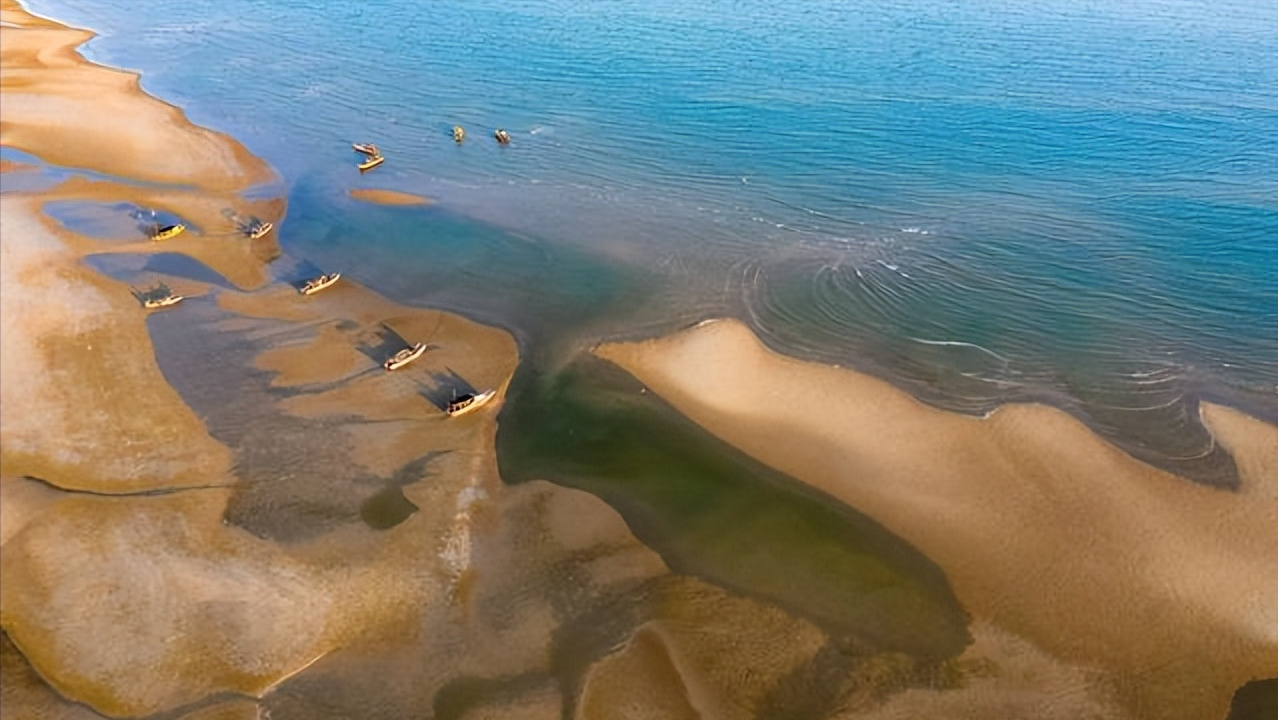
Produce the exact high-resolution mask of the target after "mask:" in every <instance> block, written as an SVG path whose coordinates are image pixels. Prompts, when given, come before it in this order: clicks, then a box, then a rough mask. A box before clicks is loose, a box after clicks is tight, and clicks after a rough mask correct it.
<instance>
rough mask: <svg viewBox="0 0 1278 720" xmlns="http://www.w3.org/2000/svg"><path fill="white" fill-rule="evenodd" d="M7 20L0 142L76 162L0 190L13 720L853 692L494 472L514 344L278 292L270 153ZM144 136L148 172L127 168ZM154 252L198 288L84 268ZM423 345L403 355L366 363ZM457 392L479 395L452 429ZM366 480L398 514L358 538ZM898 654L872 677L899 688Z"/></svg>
mask: <svg viewBox="0 0 1278 720" xmlns="http://www.w3.org/2000/svg"><path fill="white" fill-rule="evenodd" d="M0 11H2V12H3V20H4V25H3V29H0V33H3V36H2V41H3V48H4V50H3V59H4V65H3V74H2V75H0V84H2V85H3V91H4V102H3V103H0V107H2V108H3V112H4V117H3V123H4V124H3V130H2V131H0V136H2V138H0V139H2V140H3V142H4V144H5V145H6V146H11V147H17V148H21V149H23V150H25V151H27V152H29V153H31V154H32V155H34V156H35V157H37V158H39V159H41V160H43V161H45V162H49V163H53V164H55V165H65V166H67V167H69V168H85V169H91V170H93V171H94V172H95V173H98V174H99V175H98V177H97V178H96V179H90V178H86V177H83V176H79V175H75V174H72V176H71V177H70V178H68V179H66V180H60V181H59V182H57V183H56V184H54V185H52V186H50V187H45V188H42V189H40V190H28V191H7V192H6V193H5V195H4V196H3V198H0V202H2V203H3V215H4V218H5V222H4V223H3V226H2V227H0V231H2V234H0V251H2V252H3V258H2V262H0V267H2V268H3V272H4V273H5V275H4V278H3V293H4V297H3V301H2V302H0V319H2V321H3V335H4V343H3V353H4V357H3V366H4V374H3V376H2V377H0V408H2V409H3V413H4V416H3V423H2V424H0V460H2V461H3V467H4V474H3V476H2V477H0V508H2V509H3V535H2V536H0V569H2V572H3V575H4V578H5V582H4V583H3V584H2V585H0V626H3V629H4V633H5V641H4V646H3V648H0V650H2V652H3V662H4V670H5V672H4V673H3V676H2V677H0V689H2V691H3V697H4V702H5V711H6V713H15V714H18V715H22V714H27V715H32V716H49V717H68V718H82V717H101V716H104V715H106V716H112V717H143V716H151V715H155V714H157V713H164V714H166V716H168V717H174V718H187V719H188V720H191V719H195V718H212V717H219V718H250V717H260V716H262V715H264V714H265V713H268V712H269V713H270V714H271V716H272V717H274V718H277V719H281V718H289V717H294V718H323V717H349V716H362V715H366V714H367V713H368V712H369V709H370V708H377V712H378V714H379V716H381V717H420V716H422V714H423V713H428V712H430V711H431V710H432V709H433V708H441V707H442V708H447V709H448V710H449V713H450V715H451V716H455V717H492V716H495V715H500V716H502V717H562V716H564V715H565V714H570V715H575V716H578V717H583V718H585V717H605V716H608V710H607V708H609V707H610V706H612V705H614V701H613V699H612V698H613V694H614V692H623V690H617V691H614V690H612V689H610V684H612V681H611V680H609V679H608V678H609V677H613V676H615V674H616V673H615V669H616V668H617V667H618V666H620V667H621V668H622V669H626V668H631V667H638V668H639V670H638V671H637V674H638V675H640V676H644V677H655V678H657V679H658V687H657V690H658V691H660V692H664V691H666V690H667V688H665V687H662V686H664V685H665V684H666V680H667V679H668V678H669V672H671V668H674V671H675V672H677V673H678V674H679V683H680V684H682V685H683V686H684V687H686V688H688V689H689V690H688V695H687V697H689V698H691V699H692V700H693V701H694V702H696V703H697V707H698V708H699V709H700V710H701V711H703V712H705V713H706V714H708V715H712V716H717V717H725V718H730V717H742V718H744V717H748V716H752V715H754V714H757V711H758V710H760V709H761V708H763V707H764V706H766V705H768V704H769V703H772V704H774V705H776V704H778V703H779V705H778V707H784V706H785V705H786V703H788V702H793V701H795V700H796V699H797V698H800V697H806V696H808V695H811V691H812V690H813V688H814V687H817V686H818V685H819V683H817V684H814V683H815V681H814V680H813V678H817V679H819V678H820V674H819V673H817V672H816V671H815V670H809V669H808V668H817V667H821V668H825V667H829V668H834V670H835V671H836V675H838V676H839V677H840V678H841V679H840V680H839V682H837V683H836V684H835V685H834V686H833V687H834V688H836V689H838V688H844V687H845V686H846V687H859V688H865V687H867V681H865V680H864V679H863V678H862V679H858V678H860V676H859V675H857V674H856V673H855V672H854V670H855V669H856V668H858V667H861V665H860V663H862V662H865V663H873V662H875V659H874V658H875V657H876V656H875V655H874V654H873V653H872V652H871V653H868V654H866V653H861V654H859V655H858V654H854V655H852V656H848V657H849V658H850V659H841V660H837V661H834V662H833V664H831V663H832V661H831V660H830V659H829V658H830V657H833V656H831V655H830V652H831V651H830V650H829V643H830V640H829V639H828V638H826V637H825V636H824V634H823V633H822V632H821V631H820V630H819V629H817V628H816V627H814V626H813V625H811V624H810V623H808V622H806V621H804V620H801V619H798V618H795V617H792V616H790V615H788V614H787V613H786V612H784V611H783V610H780V609H778V608H774V607H770V606H767V605H763V604H760V603H758V602H756V601H753V600H748V599H743V598H739V597H734V596H731V595H730V594H728V593H726V592H725V591H723V590H721V589H719V588H716V587H714V586H711V585H708V584H706V583H704V582H701V581H698V580H693V579H689V578H682V577H679V576H676V575H673V574H671V573H670V572H669V570H668V569H667V568H666V566H665V564H664V563H663V561H662V560H661V558H660V557H659V556H658V555H657V554H656V553H654V552H653V551H651V550H650V549H648V548H646V547H644V546H643V545H642V544H640V543H639V542H638V541H637V540H635V538H634V536H633V535H632V534H631V533H630V531H629V529H628V528H627V527H626V525H625V523H624V522H623V521H622V520H621V518H620V516H619V515H617V513H616V512H614V511H613V510H612V509H611V508H609V507H608V506H607V505H606V504H604V503H603V502H602V501H600V500H599V499H598V498H596V497H594V496H592V495H589V494H587V493H584V492H580V491H575V490H569V489H565V488H561V487H556V486H553V485H550V484H547V483H543V482H536V481H533V482H528V483H525V484H522V485H520V486H518V487H515V488H507V487H505V486H504V485H503V484H502V483H501V480H500V478H499V477H498V474H497V462H496V456H495V451H494V437H495V434H496V428H497V425H496V423H497V420H496V417H497V412H498V411H499V410H500V408H501V405H502V402H503V397H502V395H504V391H505V388H506V387H507V386H508V384H509V381H510V378H511V376H512V374H513V372H514V369H515V367H516V365H517V362H518V354H517V351H516V347H515V344H514V341H513V339H512V338H511V336H510V335H509V334H508V333H506V332H504V331H501V330H498V329H495V328H490V327H486V326H483V325H480V324H477V323H474V322H471V321H469V320H466V319H465V318H461V317H459V316H456V315H452V314H448V313H441V312H438V311H434V310H424V309H419V308H410V307H405V306H401V305H397V304H395V303H392V302H390V301H388V300H386V299H385V298H381V297H380V296H377V295H376V294H375V293H372V292H371V291H369V290H368V289H366V288H363V287H361V286H359V285H358V284H356V283H351V282H347V281H343V282H340V283H339V284H337V285H335V286H334V287H332V288H330V289H328V290H326V291H324V292H322V293H320V294H317V295H314V296H302V295H300V293H298V292H297V290H296V288H295V287H294V286H291V285H288V284H286V283H283V282H278V281H272V279H271V274H270V273H269V272H268V271H267V268H266V262H268V261H269V260H270V259H271V258H273V257H274V256H275V255H276V254H278V252H279V250H278V247H277V246H275V245H274V244H273V240H272V239H271V238H270V237H268V238H267V239H265V242H258V241H251V240H249V239H247V238H245V237H244V236H243V232H242V229H241V220H242V219H243V218H245V217H249V216H253V215H256V216H258V217H259V218H262V219H269V220H271V221H273V222H276V223H277V224H278V223H281V222H282V221H283V219H284V212H285V206H284V199H283V198H274V199H272V198H267V199H264V200H252V201H249V200H247V199H245V198H243V197H241V196H240V194H239V193H240V192H241V191H243V190H245V189H247V188H248V187H249V186H250V185H253V184H255V183H258V182H261V181H263V180H265V179H269V178H270V176H271V173H270V172H269V169H268V168H266V167H265V165H264V164H262V163H261V162H260V161H258V160H257V159H255V158H252V157H251V156H250V155H248V154H247V152H246V151H245V150H244V148H243V147H242V146H240V145H239V144H238V143H236V142H235V141H234V140H232V139H231V138H229V137H227V136H225V135H221V134H218V133H215V132H212V131H208V130H204V129H200V128H195V127H193V126H191V125H190V124H189V123H188V122H187V121H186V120H185V118H184V117H183V115H182V113H180V112H179V111H177V110H174V109H173V108H171V107H169V106H167V105H164V104H163V103H160V102H158V101H156V100H154V99H152V98H149V97H147V96H145V95H144V94H142V93H141V92H140V90H139V89H138V86H137V82H136V77H134V76H132V75H130V74H128V73H120V72H117V71H112V70H108V69H104V68H99V67H97V66H93V65H91V64H89V63H87V62H85V61H83V59H81V58H80V57H79V56H78V55H77V54H76V53H75V52H74V49H75V47H76V46H77V45H78V44H79V43H81V42H83V41H84V40H86V39H87V38H88V37H90V35H89V34H88V33H86V32H84V31H79V30H73V29H64V28H62V27H60V26H58V25H57V24H55V23H51V22H48V21H45V20H42V19H40V18H35V17H33V16H30V15H28V14H26V13H25V12H24V11H23V10H22V9H21V8H20V7H19V6H17V5H16V4H15V3H14V2H12V0H5V1H4V2H3V4H2V5H0ZM104 112H105V114H107V115H110V116H111V117H113V118H115V119H116V120H115V121H112V122H106V123H99V122H98V118H99V117H101V116H102V115H103V113H104ZM157 146H162V147H163V150H164V157H165V158H166V160H165V161H164V162H163V163H158V164H151V163H144V164H143V163H139V162H138V161H137V158H138V157H143V156H148V155H150V154H153V153H152V150H154V149H155V147H157ZM121 148H128V149H129V152H118V151H119V150H120V149H121ZM33 172H36V173H40V172H42V170H41V169H40V168H39V167H36V168H35V169H34V170H33ZM113 178H120V179H121V181H119V182H117V181H116V180H114V179H113ZM133 180H147V181H150V182H152V183H160V184H152V185H145V186H143V185H138V184H136V183H134V182H129V181H133ZM55 201H57V202H88V203H94V202H96V203H107V204H111V205H115V204H118V203H125V204H130V205H134V206H137V207H140V208H145V207H156V208H160V209H162V210H164V211H165V212H167V213H172V214H173V215H175V216H177V217H179V218H182V219H184V220H189V221H190V222H191V223H192V224H193V225H194V226H195V227H197V228H199V231H198V232H197V231H189V232H188V233H184V234H183V235H181V236H179V237H177V238H175V239H173V240H170V241H166V242H163V243H153V242H150V241H148V240H146V239H145V237H137V238H131V237H107V238H100V237H90V236H87V235H83V234H80V233H77V232H73V231H72V230H71V229H69V228H67V227H63V226H61V225H60V224H58V223H57V222H55V221H54V220H53V219H52V218H51V217H49V216H48V215H47V214H46V213H45V212H44V206H45V204H46V203H49V202H55ZM156 253H177V254H180V255H186V256H189V257H191V258H194V259H195V260H197V261H199V262H200V263H202V264H203V265H204V266H205V267H206V268H207V272H204V271H201V272H200V273H199V275H201V276H202V277H205V278H206V279H205V280H194V279H191V278H184V277H181V276H170V275H167V274H165V273H164V272H163V270H162V269H158V270H150V271H146V272H142V271H134V270H129V268H133V267H135V266H136V265H137V264H136V263H132V264H131V263H130V262H125V263H119V264H116V265H113V266H112V267H116V268H117V270H119V276H118V277H117V276H116V275H115V274H113V275H112V276H107V275H102V274H99V273H97V272H95V271H94V270H92V269H91V266H90V265H88V264H86V262H85V259H86V258H90V257H101V256H109V255H117V256H120V257H124V258H126V259H127V258H129V257H136V256H148V255H154V254H156ZM210 277H212V278H213V279H212V280H209V279H207V278H210ZM217 277H220V278H222V279H224V281H221V280H217V279H216V278H217ZM155 281H162V282H165V283H166V284H169V285H170V286H171V287H172V288H173V289H174V290H175V291H177V292H179V293H183V294H186V295H188V296H189V297H188V299H187V300H186V301H185V302H183V303H182V304H179V305H177V306H175V307H173V308H171V309H168V310H164V311H157V312H151V313H148V312H147V311H145V310H144V309H143V308H142V307H140V305H139V303H138V301H137V300H136V299H135V298H134V297H133V295H132V294H131V293H130V284H135V283H151V282H155ZM51 298H54V299H56V301H51ZM419 339H420V340H424V341H426V342H428V343H430V346H431V348H430V351H429V352H428V353H427V354H426V355H425V356H424V357H423V358H421V359H420V360H418V361H417V362H416V363H414V364H413V365H411V366H409V367H407V368H405V369H403V370H399V371H396V372H393V373H391V372H386V371H385V370H383V369H382V368H381V367H380V362H381V361H382V360H384V359H385V357H387V356H388V355H389V354H391V353H393V352H394V351H395V350H397V349H399V347H400V346H402V345H403V344H406V343H408V342H413V341H417V340H419ZM468 386H469V387H473V388H475V389H485V388H489V387H491V388H494V389H496V390H498V398H497V399H496V400H494V401H493V402H492V403H491V404H490V405H489V406H487V407H485V408H483V409H481V410H480V411H477V412H475V413H472V414H470V415H467V416H465V417H462V418H449V417H447V416H446V415H444V414H443V413H442V412H441V411H440V409H441V407H442V406H443V404H445V403H446V402H447V400H448V399H449V397H450V396H451V394H452V392H453V391H454V390H464V389H466V388H467V387H468ZM195 407H198V408H199V411H198V412H196V411H195V410H193V408H195ZM388 490H389V491H393V492H394V493H399V494H400V502H399V504H398V505H396V512H400V513H401V514H399V515H397V516H396V517H394V518H393V519H392V521H391V522H380V520H383V519H384V518H364V520H365V521H361V514H360V509H361V507H364V508H367V507H368V506H369V504H370V503H372V504H376V503H375V502H374V501H376V500H377V499H378V498H382V497H387V496H388V495H387V492H388ZM406 506H411V508H410V509H408V510H406V511H405V510H404V508H405V507H406ZM374 519H376V520H378V522H371V521H369V520H374ZM654 643H655V644H658V645H662V646H663V647H665V650H664V651H663V653H664V654H662V653H654V652H649V651H648V648H649V647H652V646H654ZM627 647H634V648H636V649H635V651H634V652H633V653H631V652H629V651H625V650H623V648H627ZM617 653H621V655H619V656H618V657H617V658H616V660H615V661H613V660H608V659H607V658H609V657H610V656H613V655H614V654H617ZM838 657H839V658H843V657H844V656H843V655H838ZM663 658H668V660H665V659H663ZM653 663H656V664H655V665H654V664H653ZM662 663H666V664H664V665H663V664H662ZM889 665H892V664H891V663H889ZM898 665H899V666H900V670H899V671H894V672H893V673H889V674H887V675H884V676H882V677H881V678H879V679H877V680H875V679H871V680H870V681H868V683H869V685H870V686H874V687H879V686H882V687H896V686H898V685H908V684H910V683H912V682H915V681H916V680H915V674H914V673H915V669H914V667H913V664H912V663H911V662H908V661H905V662H903V663H896V664H895V665H892V667H896V666H898ZM654 673H655V674H654ZM596 675H598V678H596ZM795 677H797V678H798V680H795V679H794V678H795ZM624 691H625V692H629V690H624ZM827 695H828V693H826V694H819V696H820V697H821V698H823V702H827V703H830V702H832V698H833V699H837V697H835V696H834V695H829V696H828V697H827ZM583 698H585V699H588V702H587V703H586V704H582V703H583ZM777 698H780V699H779V700H778V699H777ZM673 699H674V700H677V698H673ZM832 707H833V705H831V708H832ZM601 708H602V709H601Z"/></svg>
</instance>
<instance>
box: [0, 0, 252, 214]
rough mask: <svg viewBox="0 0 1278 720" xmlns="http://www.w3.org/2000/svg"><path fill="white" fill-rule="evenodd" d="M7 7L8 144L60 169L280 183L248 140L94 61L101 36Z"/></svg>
mask: <svg viewBox="0 0 1278 720" xmlns="http://www.w3.org/2000/svg"><path fill="white" fill-rule="evenodd" d="M0 10H2V11H3V13H4V15H3V17H4V18H5V21H6V22H7V23H10V24H9V25H6V26H4V27H2V28H0V33H2V34H3V38H4V42H3V43H0V62H2V63H3V68H4V70H3V74H2V75H0V90H3V91H4V107H3V109H2V110H0V112H2V113H3V116H2V118H0V143H3V144H4V145H6V146H9V147H14V148H17V149H19V150H23V151H25V152H29V153H31V154H33V155H37V156H39V157H40V158H42V159H44V160H46V161H48V162H51V163H54V164H57V165H64V166H67V167H73V168H85V169H88V170H94V171H97V172H100V173H104V174H107V175H113V176H118V177H128V178H132V179H134V180H141V181H147V182H158V183H166V184H172V185H194V186H198V187H200V188H201V189H205V190H214V189H222V190H241V189H243V188H246V187H248V186H251V185H256V184H261V183H264V182H268V181H270V180H272V179H274V177H275V174H274V173H273V172H272V171H271V169H270V167H269V166H268V165H267V164H266V163H264V162H262V161H261V160H259V159H258V158H256V157H255V156H253V155H252V154H251V153H249V152H248V150H247V149H245V148H244V146H243V145H241V144H239V143H238V142H235V141H234V140H231V139H230V138H228V137H227V136H225V135H223V134H221V133H217V132H213V131H211V130H206V129H204V128H199V127H196V126H194V125H192V124H191V123H190V122H188V121H187V119H186V116H185V114H184V113H182V111H181V110H178V109H177V108H175V107H173V106H172V105H169V104H168V103H165V102H162V101H160V100H157V99H156V98H154V97H151V96H150V95H147V94H146V93H144V92H142V89H141V88H140V87H139V85H138V76H137V75H136V74H134V73H129V72H123V71H120V70H114V69H111V68H106V67H102V66H101V65H95V64H93V63H89V62H86V61H85V60H84V58H83V57H81V56H80V54H79V53H78V52H77V50H76V48H78V47H79V46H80V45H82V44H83V43H85V42H86V41H88V40H89V39H90V38H92V37H93V33H91V32H88V31H85V30H78V29H75V28H68V27H65V26H62V25H59V24H57V23H53V22H50V21H48V20H45V19H43V18H39V17H36V16H34V15H31V14H29V13H27V12H25V11H24V10H23V9H22V8H21V6H19V5H18V3H17V2H16V1H15V0H5V2H4V3H3V4H2V5H0ZM87 149H91V151H90V152H85V150H87Z"/></svg>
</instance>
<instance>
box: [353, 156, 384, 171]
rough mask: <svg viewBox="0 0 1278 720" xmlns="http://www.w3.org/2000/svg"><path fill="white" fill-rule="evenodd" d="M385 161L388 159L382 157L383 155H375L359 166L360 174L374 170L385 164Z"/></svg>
mask: <svg viewBox="0 0 1278 720" xmlns="http://www.w3.org/2000/svg"><path fill="white" fill-rule="evenodd" d="M385 160H386V158H385V157H383V156H381V155H374V156H372V157H370V158H369V159H367V160H365V161H364V162H362V163H360V164H359V171H360V172H364V171H366V170H372V169H373V168H375V167H377V166H378V165H381V164H382V163H383V162H385Z"/></svg>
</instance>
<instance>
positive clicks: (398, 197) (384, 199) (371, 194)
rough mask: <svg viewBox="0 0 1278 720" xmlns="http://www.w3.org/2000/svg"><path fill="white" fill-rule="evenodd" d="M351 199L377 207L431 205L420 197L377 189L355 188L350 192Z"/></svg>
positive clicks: (426, 198) (429, 201) (428, 200)
mask: <svg viewBox="0 0 1278 720" xmlns="http://www.w3.org/2000/svg"><path fill="white" fill-rule="evenodd" d="M351 197H353V198H355V199H356V200H363V201H364V202H370V203H377V204H378V205H429V204H430V203H431V199H430V198H428V197H422V196H421V195H414V194H412V193H406V192H400V191H398V190H381V189H378V188H356V189H354V190H351Z"/></svg>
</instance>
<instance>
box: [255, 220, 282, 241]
mask: <svg viewBox="0 0 1278 720" xmlns="http://www.w3.org/2000/svg"><path fill="white" fill-rule="evenodd" d="M274 229H275V223H269V222H256V223H253V224H252V225H250V226H249V229H248V236H249V237H250V238H252V239H253V240H257V239H258V238H263V237H266V234H267V233H269V232H270V231H272V230H274Z"/></svg>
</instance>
